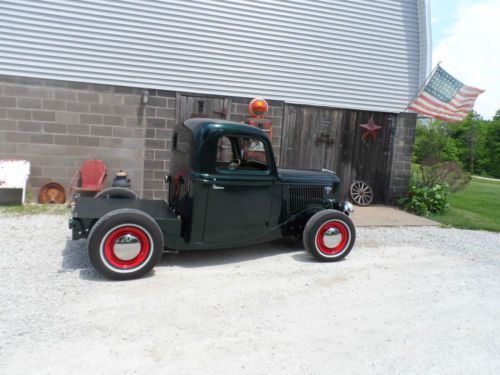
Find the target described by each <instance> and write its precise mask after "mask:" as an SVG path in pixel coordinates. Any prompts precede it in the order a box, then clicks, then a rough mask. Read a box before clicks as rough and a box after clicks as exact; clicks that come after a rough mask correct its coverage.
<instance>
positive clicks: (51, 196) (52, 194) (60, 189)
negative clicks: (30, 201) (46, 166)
mask: <svg viewBox="0 0 500 375" xmlns="http://www.w3.org/2000/svg"><path fill="white" fill-rule="evenodd" d="M38 202H39V203H64V202H66V191H65V189H64V186H62V185H61V184H59V183H57V182H49V183H48V184H45V185H43V186H42V188H41V189H40V193H39V194H38Z"/></svg>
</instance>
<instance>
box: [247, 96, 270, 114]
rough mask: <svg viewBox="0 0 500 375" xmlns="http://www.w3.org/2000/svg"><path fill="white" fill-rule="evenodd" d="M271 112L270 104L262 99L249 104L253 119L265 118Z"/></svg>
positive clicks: (256, 99)
mask: <svg viewBox="0 0 500 375" xmlns="http://www.w3.org/2000/svg"><path fill="white" fill-rule="evenodd" d="M267 111H269V104H267V102H266V101H265V100H264V99H262V98H255V99H253V100H252V101H251V102H250V103H249V104H248V112H250V115H252V117H263V116H264V115H265V114H266V113H267Z"/></svg>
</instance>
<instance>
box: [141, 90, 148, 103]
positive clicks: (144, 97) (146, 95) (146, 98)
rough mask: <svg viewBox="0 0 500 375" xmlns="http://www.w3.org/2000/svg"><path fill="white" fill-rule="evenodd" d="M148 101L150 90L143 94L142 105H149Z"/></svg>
mask: <svg viewBox="0 0 500 375" xmlns="http://www.w3.org/2000/svg"><path fill="white" fill-rule="evenodd" d="M148 100H149V91H148V90H144V91H143V92H142V103H143V104H148Z"/></svg>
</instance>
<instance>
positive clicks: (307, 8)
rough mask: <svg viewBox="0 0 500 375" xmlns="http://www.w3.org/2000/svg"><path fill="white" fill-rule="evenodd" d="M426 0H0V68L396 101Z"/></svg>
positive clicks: (425, 25) (120, 81) (215, 90)
mask: <svg viewBox="0 0 500 375" xmlns="http://www.w3.org/2000/svg"><path fill="white" fill-rule="evenodd" d="M427 2H428V0H374V1H366V0H349V1H344V0H328V1H327V0H323V1H322V0H318V1H314V2H311V1H309V0H289V1H282V0H266V1H259V2H255V1H252V0H241V1H234V2H233V1H202V0H199V1H184V0H168V1H165V0H163V1H145V2H137V1H134V0H121V1H114V0H105V1H95V0H91V1H85V2H83V1H77V0H67V1H58V0H44V1H38V0H22V1H20V0H4V1H1V2H0V33H1V35H2V37H1V38H0V49H1V51H2V53H1V55H0V74H8V75H15V76H27V77H38V78H50V79H59V80H67V81H76V82H90V83H100V84H110V85H122V86H128V87H145V88H151V89H166V90H174V91H182V92H194V93H197V94H211V95H221V96H230V97H255V96H263V97H266V98H269V99H274V100H280V101H287V102H289V103H300V104H307V105H322V106H329V107H336V108H350V109H355V110H374V111H381V112H399V111H401V110H402V109H404V108H405V106H406V105H407V103H408V102H409V100H410V99H411V98H412V96H413V95H414V94H415V92H416V91H417V89H418V87H419V83H420V82H421V81H422V80H423V79H424V78H425V72H426V71H427V70H428V65H429V61H430V54H429V51H430V39H429V35H430V30H429V22H428V4H427Z"/></svg>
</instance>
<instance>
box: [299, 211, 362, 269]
mask: <svg viewBox="0 0 500 375" xmlns="http://www.w3.org/2000/svg"><path fill="white" fill-rule="evenodd" d="M355 240H356V228H355V227H354V224H353V222H352V220H351V219H350V218H349V217H348V216H347V215H345V214H343V213H342V212H339V211H335V210H323V211H319V212H317V213H316V214H314V215H313V216H312V217H311V218H310V219H309V220H308V221H307V224H306V226H305V228H304V234H303V241H304V247H305V248H306V250H308V251H309V252H310V253H311V254H312V255H313V256H314V257H315V258H317V259H318V260H320V261H322V262H336V261H339V260H341V259H343V258H344V257H346V256H347V254H349V252H350V251H351V249H352V247H353V246H354V241H355Z"/></svg>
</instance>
